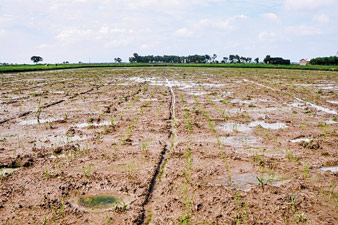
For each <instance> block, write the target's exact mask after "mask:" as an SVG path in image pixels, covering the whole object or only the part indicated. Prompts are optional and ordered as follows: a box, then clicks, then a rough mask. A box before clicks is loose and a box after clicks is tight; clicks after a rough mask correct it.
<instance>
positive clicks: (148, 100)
mask: <svg viewBox="0 0 338 225" xmlns="http://www.w3.org/2000/svg"><path fill="white" fill-rule="evenodd" d="M140 101H141V102H157V101H158V99H157V98H141V99H140Z"/></svg>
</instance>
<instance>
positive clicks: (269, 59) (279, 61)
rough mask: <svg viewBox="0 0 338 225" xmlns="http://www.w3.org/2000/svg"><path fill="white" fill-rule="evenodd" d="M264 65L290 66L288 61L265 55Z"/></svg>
mask: <svg viewBox="0 0 338 225" xmlns="http://www.w3.org/2000/svg"><path fill="white" fill-rule="evenodd" d="M264 63H265V64H274V65H275V64H277V65H290V60H289V59H283V58H281V57H271V56H270V55H267V56H266V57H265V59H264Z"/></svg>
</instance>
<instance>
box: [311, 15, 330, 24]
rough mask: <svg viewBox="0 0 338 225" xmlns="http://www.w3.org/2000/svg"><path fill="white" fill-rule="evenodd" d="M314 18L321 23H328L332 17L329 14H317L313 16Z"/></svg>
mask: <svg viewBox="0 0 338 225" xmlns="http://www.w3.org/2000/svg"><path fill="white" fill-rule="evenodd" d="M313 20H314V21H317V22H319V23H328V22H329V21H330V19H329V17H328V16H327V15H315V16H314V17H313Z"/></svg>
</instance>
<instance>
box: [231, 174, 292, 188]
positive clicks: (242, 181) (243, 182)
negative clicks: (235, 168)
mask: <svg viewBox="0 0 338 225" xmlns="http://www.w3.org/2000/svg"><path fill="white" fill-rule="evenodd" d="M257 176H258V175H257V174H256V173H244V174H236V175H234V176H232V177H231V183H232V187H234V188H236V189H239V190H242V191H250V190H251V189H252V188H253V187H257V186H259V182H258V179H257ZM263 177H264V178H263V182H264V184H265V185H271V186H275V187H279V186H281V185H283V184H285V183H286V182H288V181H287V180H278V179H276V177H275V175H274V174H272V175H267V174H266V175H264V176H263ZM226 185H227V186H229V185H230V184H229V181H226Z"/></svg>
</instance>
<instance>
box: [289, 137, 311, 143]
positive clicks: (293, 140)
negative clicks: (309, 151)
mask: <svg viewBox="0 0 338 225" xmlns="http://www.w3.org/2000/svg"><path fill="white" fill-rule="evenodd" d="M303 141H304V142H308V143H309V142H310V141H311V139H310V138H296V139H292V140H290V142H292V143H299V142H303Z"/></svg>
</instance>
